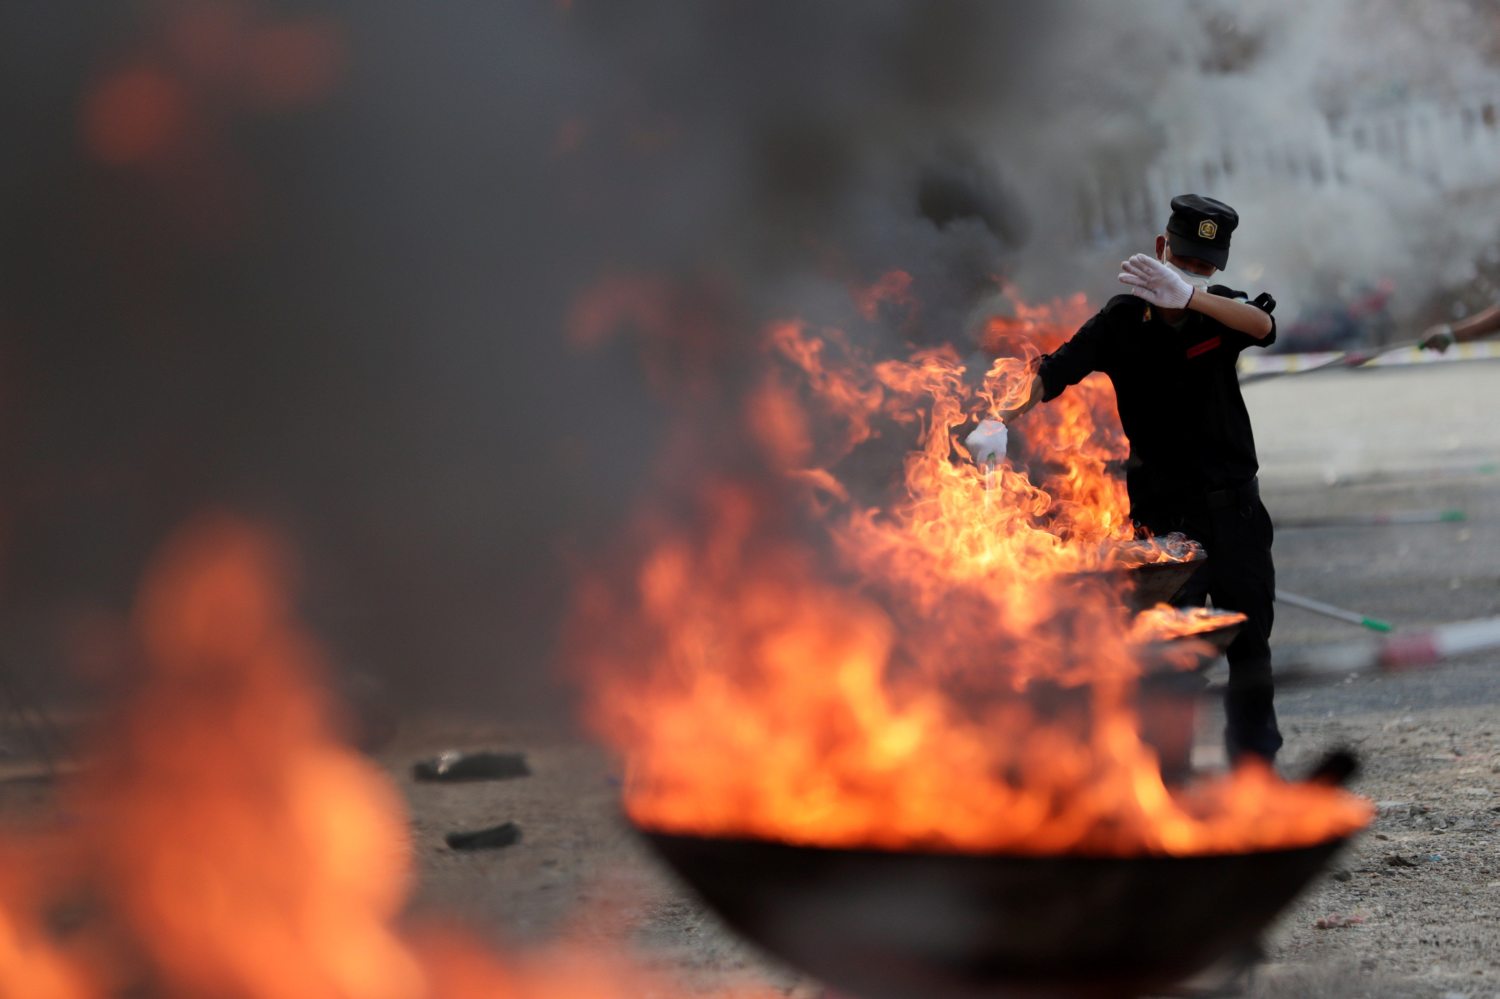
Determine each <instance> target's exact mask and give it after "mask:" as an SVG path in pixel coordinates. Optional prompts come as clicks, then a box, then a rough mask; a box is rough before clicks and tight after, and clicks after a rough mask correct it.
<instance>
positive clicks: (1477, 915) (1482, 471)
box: [383, 362, 1500, 999]
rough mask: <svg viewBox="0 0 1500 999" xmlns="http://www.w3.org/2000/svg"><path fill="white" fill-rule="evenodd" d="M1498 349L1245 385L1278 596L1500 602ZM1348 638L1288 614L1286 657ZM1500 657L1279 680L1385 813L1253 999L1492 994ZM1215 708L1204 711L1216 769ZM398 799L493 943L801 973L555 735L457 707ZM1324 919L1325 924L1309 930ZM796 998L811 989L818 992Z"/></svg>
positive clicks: (427, 734)
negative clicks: (456, 756)
mask: <svg viewBox="0 0 1500 999" xmlns="http://www.w3.org/2000/svg"><path fill="white" fill-rule="evenodd" d="M1497 397H1500V363H1488V362H1484V363H1466V364H1453V365H1433V366H1426V367H1422V368H1416V369H1397V370H1386V371H1361V372H1330V373H1320V374H1313V375H1306V376H1293V377H1287V378H1283V379H1278V380H1272V381H1266V382H1262V383H1260V384H1258V385H1255V386H1251V387H1247V389H1246V400H1247V403H1248V404H1249V406H1250V408H1251V410H1252V415H1253V417H1254V420H1255V425H1256V433H1257V437H1258V441H1259V448H1260V453H1261V457H1262V464H1263V476H1262V479H1263V484H1264V494H1265V498H1266V502H1267V505H1268V506H1269V507H1270V508H1271V510H1272V514H1273V517H1275V518H1276V519H1277V520H1278V521H1279V522H1280V524H1281V526H1279V527H1278V533H1277V541H1276V558H1277V565H1278V571H1279V574H1280V579H1279V582H1280V585H1281V587H1282V588H1283V589H1286V590H1290V591H1293V592H1297V593H1301V594H1303V595H1306V596H1311V597H1314V598H1317V599H1320V600H1323V601H1325V602H1329V603H1334V604H1338V605H1341V606H1345V607H1349V608H1354V609H1357V610H1359V611H1361V612H1363V613H1365V614H1367V615H1371V616H1375V617H1379V618H1384V619H1387V620H1389V621H1391V622H1394V623H1395V624H1396V625H1397V626H1398V627H1401V628H1410V627H1417V626H1421V625H1426V624H1432V623H1440V622H1444V621H1453V620H1459V619H1464V618H1473V617H1483V616H1488V615H1495V614H1500V420H1497V419H1496V418H1495V408H1494V405H1493V400H1494V399H1496V398H1497ZM1427 509H1461V510H1463V511H1464V513H1465V515H1466V519H1465V521H1464V522H1462V523H1451V522H1446V523H1434V524H1417V525H1409V526H1386V527H1379V526H1316V527H1309V526H1296V525H1297V524H1298V523H1304V524H1305V523H1306V522H1307V521H1309V520H1312V519H1314V518H1328V517H1336V516H1340V515H1350V514H1367V513H1379V512H1391V511H1410V510H1427ZM1359 632H1360V629H1358V628H1354V627H1352V626H1350V625H1347V624H1343V623H1341V622H1337V621H1332V620H1328V619H1325V618H1321V617H1317V616H1314V615H1311V614H1308V613H1307V612H1304V611H1301V610H1298V609H1295V608H1287V607H1283V608H1281V609H1279V612H1278V622H1277V628H1276V636H1275V643H1276V645H1277V648H1278V650H1279V652H1278V654H1280V655H1282V656H1284V657H1286V656H1292V655H1294V654H1295V652H1296V650H1297V649H1298V648H1299V647H1301V646H1306V645H1311V644H1317V643H1322V642H1328V641H1339V640H1346V639H1349V638H1354V637H1358V634H1359ZM1497 665H1500V654H1492V655H1476V656H1472V657H1469V658H1467V659H1464V660H1462V661H1458V662H1453V663H1450V664H1448V665H1447V666H1445V667H1443V668H1442V669H1440V670H1437V671H1433V672H1430V673H1422V674H1414V675H1406V676H1358V677H1351V678H1348V679H1347V680H1344V681H1340V682H1336V683H1332V684H1325V685H1318V686H1303V687H1295V688H1288V689H1283V690H1282V691H1280V693H1279V695H1278V705H1279V709H1280V712H1281V717H1282V721H1283V727H1284V729H1285V731H1286V735H1287V748H1286V751H1285V754H1284V757H1283V764H1284V769H1285V771H1286V772H1287V773H1289V774H1296V773H1299V772H1301V771H1302V770H1303V769H1305V768H1306V767H1309V766H1310V765H1311V764H1312V762H1313V761H1314V760H1315V759H1316V758H1317V757H1318V756H1319V755H1320V754H1321V753H1322V752H1323V751H1324V750H1326V749H1328V748H1332V747H1334V746H1351V747H1353V748H1354V749H1355V750H1356V751H1357V752H1358V753H1359V754H1360V756H1361V758H1362V760H1363V763H1364V769H1363V771H1362V773H1361V775H1360V776H1359V777H1358V779H1357V780H1356V783H1355V785H1354V786H1355V788H1356V789H1357V790H1358V791H1360V792H1361V793H1363V794H1365V795H1368V796H1369V797H1371V798H1372V799H1374V800H1375V801H1376V802H1377V803H1378V805H1379V816H1378V818H1377V819H1376V821H1375V824H1374V826H1373V828H1372V829H1370V830H1369V831H1368V832H1367V833H1365V834H1364V835H1363V836H1362V837H1360V838H1359V839H1358V841H1357V842H1356V843H1355V844H1354V845H1353V846H1352V847H1351V848H1350V849H1349V850H1348V851H1346V853H1345V854H1344V855H1343V856H1342V858H1341V859H1340V861H1339V862H1338V865H1337V867H1336V869H1335V870H1334V871H1333V872H1332V874H1331V875H1330V876H1329V877H1326V878H1324V879H1322V880H1321V881H1320V882H1319V883H1318V884H1316V885H1315V886H1313V887H1312V889H1311V890H1310V891H1309V892H1308V893H1307V895H1306V896H1305V897H1304V898H1303V899H1301V900H1300V901H1299V902H1298V903H1297V904H1296V905H1295V906H1294V907H1293V908H1292V909H1291V910H1289V911H1288V912H1287V913H1286V914H1285V915H1284V917H1283V918H1282V920H1281V921H1280V922H1279V923H1278V925H1277V926H1276V927H1274V929H1273V930H1272V931H1271V933H1270V934H1269V935H1268V939H1267V950H1268V962H1267V964H1266V965H1265V966H1263V967H1262V969H1261V970H1260V972H1259V973H1258V974H1257V975H1256V976H1255V977H1254V979H1253V981H1252V982H1251V983H1250V984H1249V986H1248V991H1246V992H1245V993H1244V994H1246V995H1250V996H1259V997H1291V996H1299V997H1300V996H1329V997H1333V996H1338V997H1361V996H1368V997H1382V999H1383V997H1393V999H1394V997H1403V999H1404V997H1411V999H1452V997H1459V996H1462V997H1500V842H1497V835H1496V834H1497V827H1500V715H1497V711H1496V709H1497V702H1500V677H1497V675H1496V673H1495V668H1496V666H1497ZM1218 724H1219V721H1218V719H1217V718H1215V717H1212V716H1211V715H1207V714H1206V715H1205V718H1204V720H1203V723H1202V729H1201V731H1200V733H1199V741H1200V754H1199V755H1200V757H1201V758H1202V759H1204V760H1206V761H1207V762H1209V763H1212V762H1213V760H1214V756H1215V754H1216V752H1217V749H1216V747H1217V744H1218V733H1217V726H1218ZM452 745H470V746H479V745H501V746H505V747H515V748H524V749H526V750H527V751H528V753H529V754H530V757H531V761H532V765H533V768H534V769H535V776H533V777H531V778H529V779H525V780H518V781H510V782H505V783H499V784H473V785H455V786H437V785H421V784H414V783H412V782H411V781H410V779H409V777H408V769H409V766H410V763H411V761H412V760H414V759H416V758H419V757H420V756H422V755H423V754H425V753H428V752H432V751H436V750H438V749H441V748H446V747H448V746H452ZM383 759H384V760H385V761H386V762H387V763H388V764H389V766H390V768H391V770H392V771H393V773H395V774H396V776H397V777H398V778H399V779H400V780H401V781H402V786H403V788H404V789H405V791H406V793H407V795H408V799H409V801H410V804H411V808H412V814H413V821H414V825H415V831H416V836H417V840H418V844H419V856H420V863H421V884H422V887H421V894H420V905H421V906H422V907H430V908H434V909H441V910H444V911H447V912H450V913H455V912H456V914H458V915H460V916H463V917H465V918H467V919H469V920H471V921H472V922H473V923H474V924H476V925H478V926H481V927H488V928H491V929H493V930H494V931H495V932H496V933H497V934H498V935H502V936H504V937H507V938H510V939H515V938H522V939H526V938H531V937H545V936H548V935H550V934H553V933H555V932H558V931H563V932H567V933H569V934H571V935H574V936H581V937H583V938H584V939H588V940H597V941H606V940H607V941H621V940H624V941H627V942H629V943H630V944H631V945H633V946H635V947H637V948H638V949H640V950H641V952H642V953H643V954H645V955H646V956H647V959H648V960H650V961H651V963H653V964H660V965H665V966H672V967H675V968H680V969H684V970H685V972H686V973H687V974H688V975H689V977H690V980H693V981H702V982H705V983H707V982H721V981H723V980H725V979H726V978H730V979H733V978H736V977H745V976H748V977H750V978H752V979H761V980H764V979H765V978H767V977H768V978H769V979H770V980H771V981H773V982H775V983H777V984H779V985H780V986H782V987H783V988H785V989H787V990H789V991H791V990H793V989H796V990H797V991H798V992H799V994H800V993H802V992H806V991H807V990H808V986H807V985H806V984H803V985H801V986H798V985H797V981H798V980H797V978H796V976H795V975H793V974H791V973H789V972H787V971H785V970H784V969H780V968H776V967H775V966H773V965H771V964H769V963H767V962H766V961H765V960H764V959H763V958H762V957H760V956H759V955H757V954H755V953H754V952H752V951H750V950H749V949H748V948H746V947H744V946H742V945H741V944H739V943H738V942H737V941H735V940H734V939H732V938H731V937H729V936H728V935H727V934H726V933H725V932H724V931H723V930H722V929H721V928H720V927H719V926H718V924H717V923H716V922H715V921H714V920H713V918H712V917H711V916H708V915H707V914H706V913H704V912H703V911H702V910H701V909H700V908H699V907H698V906H697V905H696V904H695V903H694V901H693V900H692V899H691V898H690V897H688V896H687V895H685V894H684V893H683V892H681V891H680V890H679V888H678V887H677V886H676V885H674V884H673V883H672V882H671V881H670V880H669V879H667V878H666V877H665V876H663V875H662V873H661V872H660V871H659V869H658V868H657V867H656V866H655V864H654V863H652V861H651V859H650V858H649V857H648V856H646V854H645V853H644V851H643V850H642V848H641V847H640V845H639V844H638V843H637V842H636V841H635V840H634V839H633V838H632V837H631V835H630V833H629V832H628V830H626V829H625V828H624V827H623V825H622V824H621V823H620V822H619V820H618V818H617V816H616V813H615V802H616V794H617V784H616V782H615V781H614V780H613V779H612V778H611V775H610V769H609V766H608V764H607V762H606V761H605V760H603V759H602V758H601V757H600V755H599V754H598V753H597V752H595V751H594V750H592V749H590V748H588V747H587V746H585V745H582V744H580V743H578V742H574V741H571V740H567V739H560V738H557V737H548V736H541V735H536V734H530V735H528V734H527V733H525V732H522V731H519V730H515V729H509V730H504V731H499V730H495V729H493V728H492V727H487V726H483V725H479V726H475V727H473V728H471V729H468V730H456V729H455V728H454V726H453V724H452V722H451V719H450V720H445V721H442V722H438V723H431V724H427V725H414V726H408V727H407V729H406V730H405V732H404V734H403V735H402V737H401V739H400V740H399V741H398V742H397V743H396V744H395V745H393V746H391V747H389V748H388V749H387V751H386V752H385V753H384V754H383ZM507 819H509V820H515V821H517V822H519V823H520V825H521V826H522V827H523V829H524V836H525V838H524V840H523V841H522V843H521V844H520V845H519V846H516V847H512V848H510V849H508V850H503V851H498V852H493V853H485V854H458V853H454V852H452V851H450V850H447V849H446V848H445V847H444V846H443V845H442V842H441V837H442V834H443V833H444V832H446V831H450V830H452V829H455V828H473V827H478V826H482V825H485V824H489V823H492V822H496V821H500V820H507ZM1320 925H1321V926H1322V927H1328V928H1320ZM809 994H810V993H809Z"/></svg>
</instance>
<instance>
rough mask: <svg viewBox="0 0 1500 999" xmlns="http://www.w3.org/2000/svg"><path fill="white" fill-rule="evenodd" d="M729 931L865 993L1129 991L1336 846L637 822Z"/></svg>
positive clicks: (1283, 888)
mask: <svg viewBox="0 0 1500 999" xmlns="http://www.w3.org/2000/svg"><path fill="white" fill-rule="evenodd" d="M643 835H644V837H645V839H646V841H647V842H648V843H649V844H650V845H651V847H652V848H653V849H654V850H655V852H656V853H657V855H658V856H660V857H661V859H662V860H663V861H665V862H666V864H667V865H668V866H669V867H670V868H672V870H673V871H675V872H676V873H677V874H678V875H679V876H680V877H681V878H682V880H683V881H685V882H686V883H687V884H688V885H689V886H690V887H691V888H692V889H693V890H694V891H695V892H696V893H697V894H698V895H699V897H700V898H702V899H703V901H704V903H705V904H707V906H708V907H709V908H710V909H712V910H713V911H714V912H716V913H717V914H718V915H719V916H720V917H721V918H722V919H723V920H724V921H725V922H726V923H727V924H728V925H729V926H730V927H731V928H732V929H733V930H735V931H736V932H737V933H739V934H740V935H741V936H743V937H745V938H746V939H748V940H750V941H752V942H754V943H755V944H757V945H759V946H760V947H762V948H764V949H765V950H766V951H767V952H769V953H770V954H772V955H774V956H775V957H777V958H779V959H780V960H782V961H784V962H786V963H787V964H790V965H792V966H794V967H796V968H798V969H800V970H802V971H804V972H806V973H808V974H811V975H813V976H814V977H816V978H818V979H820V980H822V981H823V982H825V983H827V984H828V985H830V986H832V987H834V988H836V989H840V990H846V991H848V992H849V993H852V994H853V995H856V996H860V997H862V999H981V997H984V999H999V997H1011V999H1043V997H1046V999H1120V997H1126V996H1139V995H1142V994H1145V993H1149V992H1150V991H1151V990H1154V989H1160V988H1163V987H1166V986H1169V985H1172V984H1173V983H1176V982H1180V981H1182V980H1183V979H1185V978H1188V977H1190V976H1191V975H1193V974H1194V973H1196V972H1198V971H1200V970H1202V969H1204V968H1206V967H1208V966H1210V965H1212V964H1213V963H1214V962H1216V961H1217V960H1219V959H1220V958H1222V957H1224V956H1225V955H1228V954H1231V953H1234V952H1235V951H1236V950H1237V949H1239V948H1248V947H1249V946H1251V945H1252V944H1253V942H1254V940H1255V938H1256V936H1257V935H1258V934H1259V932H1260V931H1261V929H1262V928H1263V927H1264V926H1265V925H1266V924H1267V923H1269V922H1270V921H1271V920H1272V919H1273V918H1274V917H1275V916H1276V914H1277V913H1278V912H1280V911H1281V910H1282V908H1283V907H1285V906H1286V904H1287V903H1288V902H1290V901H1291V900H1292V899H1293V898H1294V897H1295V896H1296V895H1297V894H1298V893H1299V892H1300V891H1301V890H1302V889H1303V887H1305V886H1306V885H1307V883H1308V882H1309V881H1310V880H1312V878H1313V877H1314V876H1315V875H1316V874H1317V873H1318V872H1319V871H1320V870H1321V869H1322V868H1323V867H1324V865H1325V864H1326V863H1327V862H1328V860H1329V858H1330V857H1332V856H1333V854H1334V853H1335V852H1336V851H1337V850H1338V849H1339V847H1340V846H1342V845H1343V843H1344V840H1343V839H1336V840H1332V841H1329V842H1326V843H1323V844H1320V845H1318V846H1312V847H1306V848H1302V849H1292V850H1277V851H1268V852H1260V853H1245V854H1235V855H1229V856H1209V857H1137V858H1104V857H1018V856H981V855H973V854H942V853H906V852H890V851H880V850H863V849H861V850H845V849H826V848H819V847H807V846H791V845H788V844H784V843H774V842H767V841H762V840H748V839H713V838H705V837H696V836H684V835H669V834H664V833H657V832H651V831H643Z"/></svg>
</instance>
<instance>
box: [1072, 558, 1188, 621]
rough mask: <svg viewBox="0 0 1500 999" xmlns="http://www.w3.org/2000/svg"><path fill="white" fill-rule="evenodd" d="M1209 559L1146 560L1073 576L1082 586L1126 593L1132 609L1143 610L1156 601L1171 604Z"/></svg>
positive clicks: (1125, 595)
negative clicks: (1178, 560) (1138, 563)
mask: <svg viewBox="0 0 1500 999" xmlns="http://www.w3.org/2000/svg"><path fill="white" fill-rule="evenodd" d="M1207 562H1208V559H1207V558H1205V557H1202V556H1200V557H1198V558H1194V559H1188V560H1186V561H1181V562H1144V563H1141V564H1140V565H1131V566H1121V567H1119V568H1115V569H1096V570H1092V571H1088V572H1079V573H1074V574H1073V575H1072V577H1071V578H1072V580H1073V583H1074V585H1076V586H1079V587H1091V586H1108V587H1109V588H1110V589H1111V590H1112V591H1116V592H1123V596H1124V599H1125V603H1126V605H1127V606H1129V607H1130V609H1131V610H1134V611H1143V610H1145V609H1147V608H1148V607H1155V606H1156V605H1157V604H1168V603H1171V602H1172V599H1173V598H1174V597H1176V596H1177V594H1178V593H1179V592H1180V591H1181V590H1182V588H1183V587H1184V586H1186V585H1187V582H1188V580H1190V579H1192V578H1193V574H1194V573H1196V572H1197V571H1198V570H1199V569H1201V568H1202V567H1203V566H1204V565H1205V564H1207Z"/></svg>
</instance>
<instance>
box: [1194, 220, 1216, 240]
mask: <svg viewBox="0 0 1500 999" xmlns="http://www.w3.org/2000/svg"><path fill="white" fill-rule="evenodd" d="M1198 235H1199V236H1201V237H1202V238H1203V239H1215V238H1217V237H1218V235H1219V223H1217V222H1215V221H1214V220H1213V219H1204V220H1203V221H1202V222H1199V223H1198Z"/></svg>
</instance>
